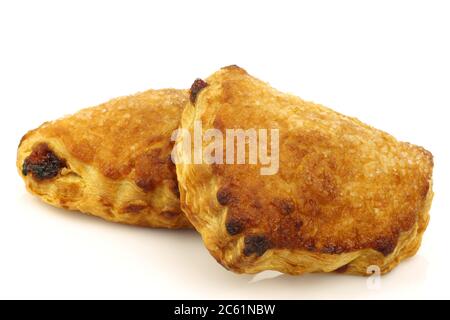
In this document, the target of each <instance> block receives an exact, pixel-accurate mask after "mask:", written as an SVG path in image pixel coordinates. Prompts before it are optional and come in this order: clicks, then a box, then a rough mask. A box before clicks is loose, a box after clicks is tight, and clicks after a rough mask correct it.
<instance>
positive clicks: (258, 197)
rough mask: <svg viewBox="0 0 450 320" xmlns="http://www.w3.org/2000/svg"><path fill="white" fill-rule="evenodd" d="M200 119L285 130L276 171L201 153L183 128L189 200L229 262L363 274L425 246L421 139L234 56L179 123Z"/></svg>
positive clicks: (427, 193) (428, 196)
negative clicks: (372, 122) (197, 157)
mask: <svg viewBox="0 0 450 320" xmlns="http://www.w3.org/2000/svg"><path fill="white" fill-rule="evenodd" d="M196 121H201V123H202V130H203V131H202V132H203V133H205V132H206V131H207V130H209V129H212V128H213V129H218V130H220V131H221V132H222V133H224V135H225V131H226V130H227V129H229V128H241V129H243V130H248V129H261V128H267V129H269V128H276V129H278V130H279V169H278V172H277V173H276V174H273V175H261V174H260V172H261V171H260V169H261V168H262V164H260V163H257V164H249V162H248V161H247V162H245V163H244V164H227V163H224V164H220V163H211V164H207V163H201V164H194V163H192V159H191V158H190V153H191V152H186V149H185V148H184V147H183V146H184V145H185V142H186V141H185V139H186V136H185V135H179V137H178V140H177V144H176V150H177V156H178V162H177V165H176V166H177V176H178V181H179V187H180V193H181V207H182V209H183V211H184V212H185V214H186V215H187V217H188V219H189V220H190V221H191V223H192V224H193V225H194V227H195V228H196V229H197V231H198V232H199V233H200V234H201V235H202V238H203V241H204V243H205V245H206V247H207V248H208V249H209V251H210V253H211V254H212V255H213V256H214V258H215V259H216V260H217V261H218V262H219V263H221V264H222V265H223V266H224V267H225V268H227V269H229V270H232V271H234V272H237V273H257V272H260V271H263V270H277V271H280V272H284V273H289V274H302V273H306V272H331V271H336V272H342V273H350V274H361V275H364V274H366V273H367V271H368V270H373V266H376V267H378V268H379V270H380V272H381V273H382V274H384V273H386V272H388V271H390V270H391V269H392V268H393V267H395V266H396V265H397V264H398V263H399V262H400V261H401V260H403V259H405V258H407V257H410V256H412V255H414V254H415V253H416V251H417V250H418V248H419V246H420V243H421V238H422V235H423V233H424V231H425V229H426V227H427V223H428V220H429V214H428V212H429V209H430V205H431V200H432V197H433V192H432V169H433V157H432V154H431V153H430V152H428V151H426V150H425V149H423V148H421V147H417V146H414V145H412V144H409V143H404V142H399V141H397V140H396V139H395V138H394V137H392V136H390V135H388V134H387V133H384V132H382V131H379V130H377V129H374V128H372V127H370V126H368V125H365V124H363V123H361V122H360V121H358V120H357V119H355V118H350V117H347V116H344V115H341V114H339V113H337V112H335V111H333V110H330V109H328V108H326V107H324V106H321V105H318V104H314V103H311V102H306V101H304V100H302V99H300V98H298V97H295V96H292V95H289V94H284V93H282V92H279V91H277V90H275V89H273V88H271V87H270V86H269V85H268V84H266V83H264V82H262V81H260V80H258V79H256V78H254V77H252V76H250V75H249V74H248V73H247V72H246V71H245V70H243V69H241V68H239V67H237V66H229V67H225V68H223V69H221V70H219V71H218V72H216V73H214V74H213V75H212V76H210V77H209V78H208V79H207V80H206V82H205V81H201V80H197V81H196V82H195V83H194V85H193V87H192V89H191V99H190V102H188V104H187V106H186V108H185V109H184V111H183V115H182V122H181V127H182V128H183V129H186V130H188V132H189V133H191V135H193V134H194V124H195V123H196ZM207 145H208V142H207V141H205V140H203V141H202V147H203V150H205V149H206V147H207ZM191 151H192V152H195V151H194V149H193V147H192V149H191ZM247 160H248V158H247Z"/></svg>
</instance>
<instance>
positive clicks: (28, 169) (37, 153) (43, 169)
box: [22, 143, 66, 180]
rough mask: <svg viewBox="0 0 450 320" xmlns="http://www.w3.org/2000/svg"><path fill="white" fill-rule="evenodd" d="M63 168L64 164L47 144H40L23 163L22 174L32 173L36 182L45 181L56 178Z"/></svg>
mask: <svg viewBox="0 0 450 320" xmlns="http://www.w3.org/2000/svg"><path fill="white" fill-rule="evenodd" d="M64 167H66V162H65V161H64V160H63V159H60V158H58V157H57V156H56V155H55V154H54V153H53V151H52V150H50V148H49V147H48V145H47V144H45V143H41V144H39V145H37V146H36V147H35V148H34V149H33V152H31V154H30V155H29V156H28V157H27V158H26V159H25V161H24V162H23V166H22V174H23V175H24V176H26V175H28V173H32V174H33V178H35V179H36V180H47V179H51V178H54V177H56V176H57V175H58V173H59V172H60V171H61V169H62V168H64Z"/></svg>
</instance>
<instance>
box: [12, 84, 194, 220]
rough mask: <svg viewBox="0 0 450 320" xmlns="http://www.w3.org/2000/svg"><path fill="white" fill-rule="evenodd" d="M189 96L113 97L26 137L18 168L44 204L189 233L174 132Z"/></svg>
mask: <svg viewBox="0 0 450 320" xmlns="http://www.w3.org/2000/svg"><path fill="white" fill-rule="evenodd" d="M187 100H188V92H187V90H175V89H165V90H148V91H145V92H142V93H139V94H136V95H132V96H129V97H121V98H117V99H113V100H111V101H109V102H106V103H104V104H101V105H99V106H97V107H92V108H87V109H84V110H81V111H80V112H78V113H76V114H74V115H71V116H68V117H64V118H62V119H59V120H56V121H52V122H47V123H44V124H43V125H41V126H40V127H39V128H37V129H35V130H32V131H30V132H28V133H27V134H26V135H25V136H24V137H23V138H22V141H21V142H20V145H19V148H18V154H17V168H18V170H19V173H20V175H21V176H22V178H23V179H24V181H25V184H26V187H27V189H28V190H29V191H30V192H31V193H33V194H35V195H37V196H38V197H40V198H41V199H42V200H44V201H45V202H47V203H49V204H51V205H53V206H56V207H61V208H66V209H71V210H79V211H82V212H85V213H89V214H91V215H94V216H98V217H101V218H103V219H106V220H110V221H115V222H122V223H127V224H133V225H140V226H149V227H164V228H183V227H189V226H190V223H189V222H188V221H187V219H186V218H185V216H184V215H183V214H182V212H181V210H180V206H179V194H178V185H177V180H176V174H175V166H174V164H173V163H172V161H171V158H170V153H171V150H172V146H173V142H171V139H170V138H171V134H172V132H173V130H175V129H176V128H177V127H178V125H179V121H180V117H181V111H182V108H183V107H184V105H185V104H186V102H187Z"/></svg>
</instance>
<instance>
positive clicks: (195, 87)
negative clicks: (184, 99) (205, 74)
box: [189, 79, 208, 104]
mask: <svg viewBox="0 0 450 320" xmlns="http://www.w3.org/2000/svg"><path fill="white" fill-rule="evenodd" d="M207 86H208V84H207V83H206V82H205V81H203V80H202V79H196V80H195V81H194V83H193V84H192V86H191V90H190V97H189V99H190V100H191V102H192V104H194V103H195V101H196V100H197V95H198V94H199V93H200V91H202V89H203V88H206V87H207Z"/></svg>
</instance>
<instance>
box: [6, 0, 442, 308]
mask: <svg viewBox="0 0 450 320" xmlns="http://www.w3.org/2000/svg"><path fill="white" fill-rule="evenodd" d="M448 3H449V2H448V1H447V2H446V1H420V2H419V1H309V2H308V3H301V2H300V1H290V2H288V1H273V2H268V1H223V2H221V3H219V2H216V1H194V0H191V1H177V2H175V1H159V2H156V1H155V2H151V1H122V2H118V1H102V2H100V1H79V0H78V1H71V2H69V1H27V2H25V1H8V2H6V1H1V2H0V112H1V117H0V121H1V126H0V130H1V139H2V140H1V142H2V149H1V157H0V159H1V160H0V161H1V164H0V168H1V169H2V170H3V171H2V172H1V177H2V180H1V183H0V188H1V189H0V194H1V204H2V206H1V212H0V215H1V220H0V298H181V299H184V298H191V299H197V298H206V299H209V298H256V299H259V298H267V299H282V298H285V299H309V298H338V299H339V298H342V299H345V298H362V299H364V298H450V291H449V285H450V279H449V275H448V270H449V263H450V255H449V245H450V231H449V222H450V215H449V212H448V199H449V196H450V194H449V190H450V185H449V184H450V177H449V171H450V169H449V168H450V152H449V142H448V139H449V136H450V129H449V127H450V124H449V120H448V115H449V111H448V110H449V108H450V90H449V89H450V62H449V59H450V18H449V17H450V7H449V5H448ZM229 64H238V65H239V66H241V67H244V68H246V69H247V70H248V71H249V72H250V73H251V74H253V75H255V76H257V77H259V78H261V79H263V80H265V81H268V82H270V83H271V84H272V85H273V86H274V87H276V88H278V89H281V90H283V91H288V92H291V93H295V94H297V95H299V96H301V97H303V98H304V99H307V100H313V101H316V102H320V103H322V104H325V105H327V106H329V107H331V108H333V109H335V110H337V111H339V112H342V113H345V114H348V115H352V116H356V117H358V118H360V119H361V120H362V121H364V122H367V123H369V124H371V125H373V126H375V127H378V128H380V129H383V130H385V131H387V132H390V133H392V134H393V135H395V136H396V137H397V138H399V139H400V140H405V141H410V142H413V143H415V144H418V145H421V146H424V147H426V148H427V149H429V150H430V151H432V152H433V154H434V156H435V170H434V179H435V184H434V188H435V193H436V196H435V200H434V203H433V207H432V211H431V222H430V225H429V227H428V230H427V232H426V234H425V237H424V239H423V245H422V247H421V249H420V251H419V253H418V254H417V255H416V256H415V257H414V258H412V259H409V260H408V261H405V262H404V263H402V264H401V265H400V266H399V267H398V268H396V269H395V270H394V271H393V272H392V273H390V274H389V275H387V276H384V277H383V278H382V279H381V288H379V289H378V290H375V289H374V288H373V287H371V286H369V287H368V286H367V283H366V281H367V279H366V278H362V277H355V276H344V275H335V274H331V275H306V276H297V277H294V276H286V275H278V274H275V273H273V272H268V273H263V274H260V275H258V276H256V277H254V276H248V275H235V274H233V273H230V272H228V271H226V270H225V269H223V268H222V267H221V266H220V265H218V264H217V263H216V262H215V260H214V259H213V258H212V257H211V256H210V255H209V254H208V252H207V251H206V250H205V249H204V247H203V244H202V242H201V239H200V237H199V236H198V235H197V234H196V233H195V232H194V231H167V230H152V229H143V228H137V227H130V226H123V225H116V224H112V223H107V222H104V221H102V220H99V219H96V218H93V217H88V216H84V215H82V214H78V213H71V212H66V211H64V210H60V209H55V208H52V207H50V206H48V205H45V204H43V203H41V202H40V201H39V200H38V199H37V198H35V197H33V196H31V195H29V194H27V193H26V191H25V188H24V185H23V182H22V180H21V179H20V177H19V176H18V174H17V172H16V169H15V156H16V148H17V145H18V143H19V140H20V138H21V136H22V135H23V134H24V133H25V132H26V131H28V130H29V129H32V128H34V127H36V126H38V125H39V124H41V123H42V122H43V121H46V120H51V119H54V118H58V117H60V116H62V115H65V114H68V113H72V112H75V111H77V110H78V109H80V108H82V107H86V106H90V105H96V104H98V103H101V102H103V101H106V100H108V99H110V98H113V97H115V96H120V95H126V94H131V93H134V92H136V91H142V90H145V89H147V88H163V87H177V88H187V87H189V86H190V84H191V83H192V81H193V80H194V79H195V78H196V77H207V76H208V75H209V74H210V73H212V72H214V71H215V70H217V69H218V68H220V67H222V66H225V65H229Z"/></svg>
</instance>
